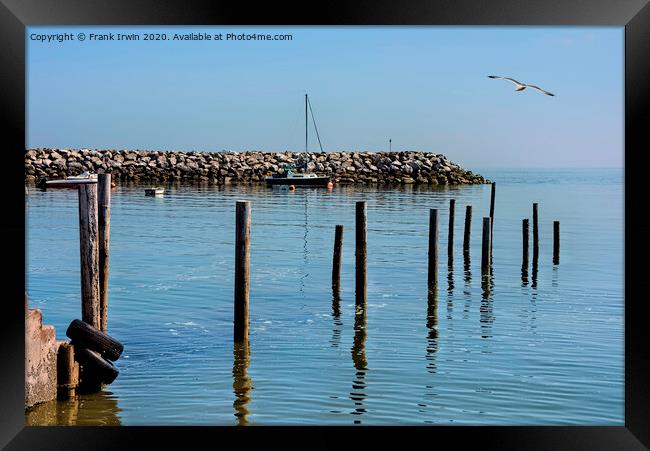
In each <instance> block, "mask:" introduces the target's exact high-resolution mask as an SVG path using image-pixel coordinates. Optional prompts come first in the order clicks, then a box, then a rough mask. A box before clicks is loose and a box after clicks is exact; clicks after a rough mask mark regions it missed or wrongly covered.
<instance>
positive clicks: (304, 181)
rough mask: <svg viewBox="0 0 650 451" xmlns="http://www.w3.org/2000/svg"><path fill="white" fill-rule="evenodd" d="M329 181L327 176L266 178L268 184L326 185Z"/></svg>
mask: <svg viewBox="0 0 650 451" xmlns="http://www.w3.org/2000/svg"><path fill="white" fill-rule="evenodd" d="M329 182H330V178H329V177H305V178H299V177H286V178H280V177H278V178H267V179H266V184H267V185H269V186H277V185H294V186H327V184H328V183H329Z"/></svg>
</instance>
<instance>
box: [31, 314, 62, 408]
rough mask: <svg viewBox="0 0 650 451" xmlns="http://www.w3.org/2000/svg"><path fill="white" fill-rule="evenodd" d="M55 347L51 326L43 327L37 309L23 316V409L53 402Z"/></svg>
mask: <svg viewBox="0 0 650 451" xmlns="http://www.w3.org/2000/svg"><path fill="white" fill-rule="evenodd" d="M57 349H58V345H57V343H56V333H55V330H54V326H43V314H42V312H41V310H40V309H27V311H26V314H25V407H26V408H28V407H31V406H33V405H34V404H37V403H40V402H45V401H50V400H53V399H56V392H57V374H56V358H57Z"/></svg>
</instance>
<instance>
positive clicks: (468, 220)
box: [463, 205, 472, 254]
mask: <svg viewBox="0 0 650 451" xmlns="http://www.w3.org/2000/svg"><path fill="white" fill-rule="evenodd" d="M471 233H472V206H471V205H468V206H467V207H465V234H464V235H463V254H469V242H470V235H471Z"/></svg>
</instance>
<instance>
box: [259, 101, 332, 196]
mask: <svg viewBox="0 0 650 451" xmlns="http://www.w3.org/2000/svg"><path fill="white" fill-rule="evenodd" d="M308 111H311V103H310V102H309V96H308V95H307V94H305V152H307V146H308V143H309V117H308ZM311 118H312V120H313V121H314V128H315V129H316V136H317V137H318V144H319V145H320V150H321V152H322V151H323V145H322V144H321V142H320V135H319V134H318V128H317V127H316V119H314V112H313V111H312V113H311ZM265 180H266V184H267V185H269V186H274V185H294V186H328V185H329V184H330V183H331V182H330V178H329V176H326V175H318V174H314V173H308V172H301V173H294V172H293V171H292V170H291V167H287V168H285V170H284V172H283V173H281V174H280V173H277V172H276V173H275V174H273V175H272V176H270V177H266V179H265Z"/></svg>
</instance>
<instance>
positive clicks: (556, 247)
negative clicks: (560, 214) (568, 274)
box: [553, 221, 560, 265]
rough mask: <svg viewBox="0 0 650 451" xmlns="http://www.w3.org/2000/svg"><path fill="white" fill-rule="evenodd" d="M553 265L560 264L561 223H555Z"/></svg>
mask: <svg viewBox="0 0 650 451" xmlns="http://www.w3.org/2000/svg"><path fill="white" fill-rule="evenodd" d="M553 264H554V265H559V264H560V221H553Z"/></svg>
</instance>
